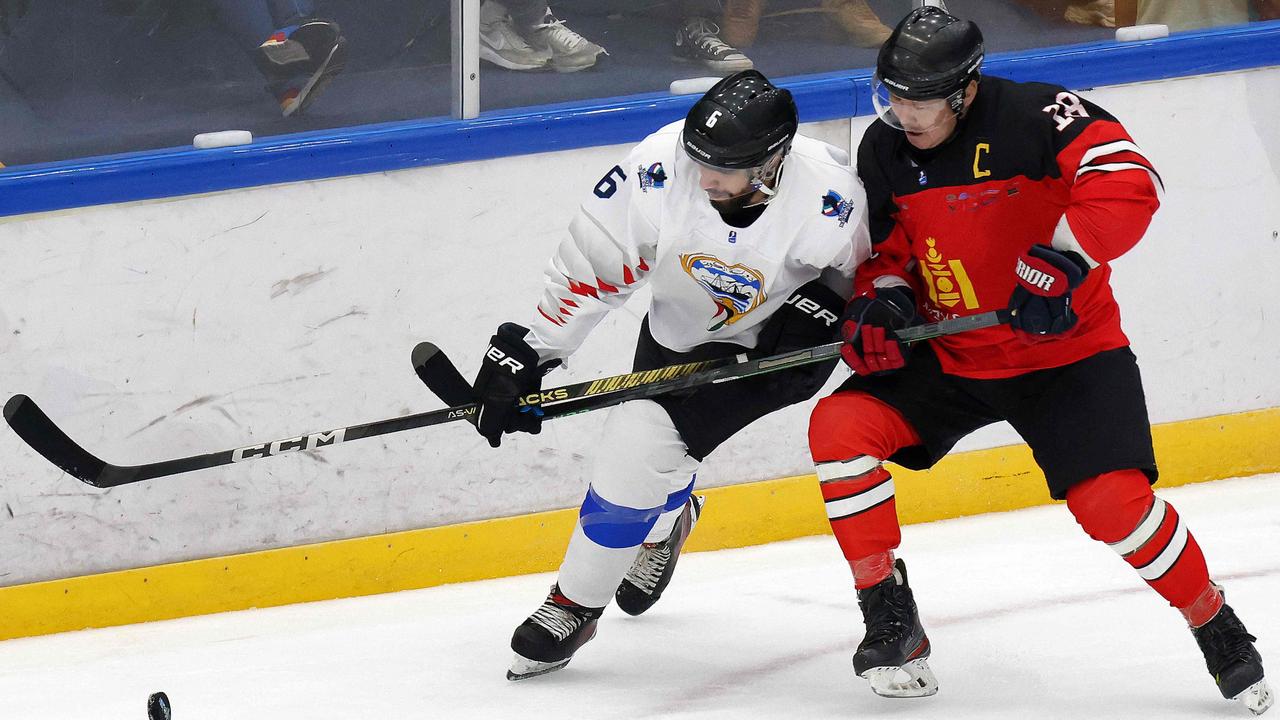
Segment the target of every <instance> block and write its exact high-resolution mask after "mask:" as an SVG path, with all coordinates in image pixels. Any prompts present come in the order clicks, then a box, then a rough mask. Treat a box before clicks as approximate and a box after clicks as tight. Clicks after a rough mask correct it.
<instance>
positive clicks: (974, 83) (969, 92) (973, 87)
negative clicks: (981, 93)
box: [964, 77, 978, 109]
mask: <svg viewBox="0 0 1280 720" xmlns="http://www.w3.org/2000/svg"><path fill="white" fill-rule="evenodd" d="M976 97H978V78H976V77H975V78H974V79H972V80H970V81H969V86H968V87H966V88H965V89H964V106H965V108H966V109H967V108H968V107H969V106H970V105H972V104H973V100H974V98H976Z"/></svg>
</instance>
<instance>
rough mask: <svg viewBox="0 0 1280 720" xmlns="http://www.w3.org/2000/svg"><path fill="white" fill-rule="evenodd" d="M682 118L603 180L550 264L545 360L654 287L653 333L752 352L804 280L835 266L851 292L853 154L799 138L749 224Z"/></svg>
mask: <svg viewBox="0 0 1280 720" xmlns="http://www.w3.org/2000/svg"><path fill="white" fill-rule="evenodd" d="M683 126H684V123H683V122H674V123H672V124H670V125H667V126H666V127H664V128H662V129H661V130H659V131H657V132H655V133H654V134H652V135H650V136H649V137H647V138H645V139H644V140H643V141H642V142H641V143H640V144H639V145H637V146H636V147H635V148H634V149H633V150H632V151H631V153H630V154H629V155H628V156H627V159H626V160H624V161H623V162H622V164H620V165H615V166H614V167H613V169H611V170H610V171H609V172H608V174H606V175H605V176H604V177H603V178H602V179H601V180H600V182H599V183H598V184H597V185H596V187H595V189H594V191H593V192H592V194H591V196H590V197H588V199H587V200H586V202H584V203H583V204H582V206H581V207H580V208H579V210H578V212H577V214H576V215H575V216H574V218H573V220H572V222H570V224H569V237H568V238H566V239H565V240H564V242H562V243H561V245H560V247H559V249H558V250H557V251H556V254H555V255H554V256H553V257H552V258H551V263H550V265H549V267H548V268H547V270H546V285H545V289H544V291H543V294H542V298H541V300H540V301H539V302H538V310H537V312H536V313H535V314H534V319H533V322H532V323H531V324H530V328H531V330H532V332H531V333H530V334H529V336H528V338H526V339H527V340H528V342H529V345H530V346H532V347H533V348H534V349H535V350H537V351H538V354H539V356H540V358H541V360H542V361H543V362H546V361H549V360H552V359H564V358H567V357H568V356H569V355H570V354H572V353H573V352H574V351H575V350H577V348H578V347H579V346H580V345H581V344H582V342H583V341H584V340H585V339H586V337H587V334H588V333H590V332H591V330H592V328H594V327H595V326H596V324H597V323H599V322H600V320H601V319H602V318H603V317H604V315H605V313H607V312H608V311H609V310H611V309H613V308H616V307H619V306H621V305H622V303H623V302H624V301H625V300H626V299H627V297H628V296H629V295H630V294H631V293H632V292H634V291H635V290H637V289H638V288H640V287H642V286H643V285H644V284H645V283H648V284H649V285H650V287H651V289H652V291H653V292H652V296H653V299H652V301H651V303H650V307H649V330H650V332H652V333H653V337H654V339H655V340H657V341H658V343H660V344H661V345H663V346H664V347H666V348H668V349H670V350H674V351H677V352H686V351H689V350H691V349H693V348H694V347H697V346H698V345H701V344H703V343H708V342H732V343H735V344H738V345H742V346H744V347H746V348H753V347H755V345H756V339H757V336H758V335H759V334H760V330H761V328H762V327H763V325H764V323H765V321H766V320H768V318H769V316H770V315H772V314H773V313H774V311H776V310H777V309H778V308H780V307H781V306H782V305H783V304H784V303H785V302H786V301H787V299H788V298H790V297H791V295H792V293H794V292H795V290H796V289H797V288H799V287H800V286H801V285H804V284H805V283H807V282H809V281H811V280H814V279H816V278H818V277H819V276H820V275H824V276H825V275H828V274H830V273H831V272H835V273H838V275H840V276H843V277H844V278H845V279H846V282H844V283H843V284H844V288H845V289H846V293H847V291H848V289H851V287H852V277H853V272H854V269H855V268H856V267H857V265H858V263H860V262H862V261H863V260H865V259H867V257H868V256H869V255H870V253H871V239H870V234H869V233H868V231H867V224H866V195H865V193H864V192H863V189H862V185H861V183H860V182H859V180H858V178H857V175H856V174H855V173H854V171H853V169H852V168H850V167H849V166H848V156H847V155H846V154H845V153H844V152H842V151H841V150H839V149H838V148H835V147H834V146H831V145H828V144H827V143H824V142H821V141H819V140H813V139H811V138H806V137H803V136H796V138H795V141H794V142H793V144H792V146H791V152H790V154H788V155H787V158H786V161H785V163H784V164H783V169H782V175H781V177H780V179H779V183H778V192H777V194H776V195H775V196H774V198H773V200H771V201H770V202H769V205H768V207H767V208H766V209H765V211H764V213H763V214H761V215H760V217H759V218H757V219H756V220H755V222H753V223H751V225H750V226H748V227H745V228H736V227H733V226H731V225H729V224H727V223H725V222H724V220H723V219H722V218H721V217H720V214H719V213H718V212H716V210H715V208H713V207H712V205H711V202H710V201H709V200H708V199H707V195H706V193H705V192H704V191H703V190H702V188H701V187H700V186H699V176H698V169H697V165H696V164H695V163H694V162H693V161H692V160H690V159H689V158H688V157H687V156H686V155H685V153H684V150H683V149H682V148H681V145H680V132H681V129H682V128H683Z"/></svg>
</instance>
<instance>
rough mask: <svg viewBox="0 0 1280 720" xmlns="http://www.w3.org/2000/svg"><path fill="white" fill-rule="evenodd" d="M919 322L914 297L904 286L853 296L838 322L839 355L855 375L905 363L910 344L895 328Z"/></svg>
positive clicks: (889, 369)
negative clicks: (901, 339)
mask: <svg viewBox="0 0 1280 720" xmlns="http://www.w3.org/2000/svg"><path fill="white" fill-rule="evenodd" d="M919 322H920V317H919V315H917V314H916V296H915V293H913V292H911V288H908V287H906V286H905V285H895V286H893V287H885V288H876V289H874V290H871V291H870V292H867V293H863V294H862V295H859V296H858V297H856V298H854V299H853V300H852V301H851V302H850V303H849V307H847V308H845V311H844V317H843V318H841V322H840V337H841V338H843V339H844V345H842V346H841V347H840V356H841V357H843V358H844V361H845V363H846V364H848V365H849V367H850V368H852V369H853V371H854V372H855V373H857V374H859V375H883V374H884V373H887V372H892V371H894V370H897V369H898V368H900V367H902V366H903V365H906V364H907V357H908V356H909V354H910V350H911V346H910V345H907V344H906V343H901V342H898V336H897V335H895V334H894V331H895V330H903V329H906V328H908V327H910V326H912V325H916V324H918V323H919Z"/></svg>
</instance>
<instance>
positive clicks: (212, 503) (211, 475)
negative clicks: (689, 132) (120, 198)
mask: <svg viewBox="0 0 1280 720" xmlns="http://www.w3.org/2000/svg"><path fill="white" fill-rule="evenodd" d="M1091 97H1095V98H1096V99H1097V100H1098V101H1099V102H1101V103H1102V104H1103V105H1104V106H1105V107H1107V108H1108V109H1109V110H1111V111H1112V112H1114V113H1115V114H1117V115H1118V116H1119V117H1121V119H1122V120H1124V121H1125V122H1126V124H1127V125H1128V126H1129V127H1130V129H1131V131H1132V132H1133V134H1134V136H1135V137H1136V139H1137V141H1138V143H1139V144H1140V145H1141V146H1142V147H1143V148H1144V149H1145V150H1146V151H1147V152H1148V155H1149V156H1150V157H1151V159H1152V160H1153V161H1154V162H1155V163H1156V167H1157V168H1158V169H1159V170H1160V172H1161V173H1162V175H1163V176H1164V178H1165V182H1166V184H1167V186H1168V187H1169V195H1168V198H1167V201H1166V207H1165V208H1164V209H1163V210H1162V211H1161V213H1160V214H1159V215H1158V217H1157V221H1156V224H1155V225H1154V226H1153V228H1152V231H1151V232H1150V233H1149V235H1148V237H1147V238H1146V240H1145V241H1144V242H1143V244H1141V245H1140V246H1139V247H1138V249H1137V250H1135V251H1134V252H1133V253H1131V254H1130V255H1129V256H1127V257H1125V258H1123V259H1121V260H1120V261H1119V262H1117V263H1116V273H1115V285H1116V288H1117V294H1118V295H1119V297H1120V299H1121V302H1122V305H1123V308H1124V311H1125V318H1126V328H1127V330H1128V332H1129V334H1130V336H1131V338H1132V339H1133V341H1134V345H1135V348H1136V350H1137V352H1138V355H1139V358H1140V360H1141V361H1142V366H1143V372H1144V376H1145V378H1146V383H1147V391H1148V396H1149V398H1150V404H1151V407H1152V415H1153V419H1154V420H1156V421H1169V420H1176V419H1184V418H1193V417H1202V416H1205V415H1212V414H1216V413H1224V412H1233V411H1240V410H1248V409H1256V408H1264V407H1273V406H1280V383H1277V382H1276V381H1275V380H1274V374H1273V367H1272V366H1273V365H1274V363H1275V358H1276V357H1278V356H1280V340H1278V339H1277V338H1280V321H1278V320H1277V314H1276V313H1275V312H1270V310H1271V309H1272V308H1271V302H1270V297H1271V294H1272V289H1273V288H1274V286H1275V285H1274V275H1275V272H1276V270H1277V269H1280V240H1277V235H1276V233H1277V230H1280V182H1278V181H1277V168H1280V127H1278V126H1277V124H1276V123H1275V122H1274V118H1275V117H1278V116H1280V70H1276V69H1271V70H1262V71H1251V72H1246V73H1238V74H1230V75H1220V76H1213V77H1207V78H1192V79H1182V80H1174V81H1165V82H1160V83H1152V84H1149V85H1135V86H1126V87H1124V88H1116V89H1104V90H1100V91H1097V92H1096V93H1093V94H1091ZM864 121H865V119H860V120H859V122H864ZM848 128H849V123H848V122H847V121H845V122H839V121H836V122H829V123H823V124H822V125H821V126H820V128H819V129H818V134H819V136H820V137H823V138H824V139H829V140H832V141H836V142H839V143H841V144H844V143H845V142H847V138H848V132H849V130H848ZM623 152H625V148H624V147H609V148H595V149H590V150H582V151H572V152H564V153H552V154H542V155H531V156H524V157H515V158H504V159H500V160H491V161H485V162H476V163H466V164H458V165H450V166H439V167H430V168H422V169H416V170H406V171H399V172H394V173H384V174H376V175H366V176H360V177H352V178H338V179H332V180H324V181H317V182H308V183H299V184H293V185H286V186H277V187H269V188H257V189H250V190H242V191H235V192H228V193H219V194H213V195H206V196H198V197H188V198H180V199H173V200H167V201H153V202H141V203H133V204H127V205H118V206H109V207H97V208H85V209H79V210H74V211H66V212H59V213H50V214H44V215H38V216H31V217H26V218H16V219H9V220H7V221H0V268H3V271H2V272H0V357H3V358H4V361H5V362H4V363H3V365H0V394H2V395H3V396H4V397H8V396H9V395H11V394H13V393H18V392H22V393H26V394H29V395H31V396H32V397H34V398H35V399H36V400H37V401H39V402H40V403H41V405H42V406H43V407H44V408H45V410H46V411H47V412H48V413H49V414H50V415H51V417H53V418H54V419H55V420H56V421H57V422H58V423H59V424H60V425H61V426H62V427H63V428H64V429H65V430H66V431H67V432H68V433H69V434H70V435H71V436H72V437H73V438H75V439H77V440H78V441H80V442H81V443H82V444H84V445H85V447H86V448H88V449H89V450H91V451H93V452H96V453H98V454H99V455H101V456H103V457H104V458H105V459H106V460H108V461H111V462H115V463H119V464H132V463H138V462H148V461H154V460H160V459H166V458H171V457H177V456H183V455H192V454H197V453H204V452H211V451H217V450H224V449H229V448H232V447H236V446H239V445H244V444H249V443H252V442H261V441H268V440H273V439H278V438H283V437H288V436H291V435H296V434H301V433H305V432H312V431H318V430H327V429H331V428H335V427H341V426H345V425H349V424H352V423H357V422H367V421H371V420H376V419H382V418H387V417H393V416H397V415H401V414H407V413H410V412H419V411H424V410H429V409H434V408H438V407H441V404H440V403H439V402H438V401H436V400H435V399H434V398H433V397H431V396H430V395H429V393H428V392H427V391H426V390H425V388H423V387H422V386H421V385H420V384H419V382H418V381H417V379H416V378H415V377H414V376H413V373H412V372H411V370H410V367H409V351H410V349H411V348H412V347H413V345H414V344H415V343H416V342H418V341H419V340H423V339H431V340H433V341H435V342H437V343H438V344H440V345H441V346H442V347H443V348H445V349H446V350H447V351H448V352H449V353H450V355H451V356H452V357H454V359H455V360H456V361H457V362H458V364H459V366H460V367H462V368H463V369H464V372H465V373H466V374H468V375H471V374H473V373H474V370H475V368H476V366H477V364H478V361H479V356H480V353H481V351H482V350H483V348H484V346H485V342H486V340H487V338H488V336H489V334H490V333H491V332H492V331H493V328H495V327H496V326H497V325H498V324H499V323H500V322H502V321H505V320H516V321H522V320H524V319H525V318H527V317H529V315H530V314H531V313H532V312H533V309H534V302H535V301H536V298H537V296H538V291H539V288H540V283H541V272H542V268H543V266H544V264H545V262H546V259H547V257H549V255H550V253H551V251H552V249H553V248H554V246H555V245H556V243H557V242H558V240H559V238H560V237H561V234H562V233H563V231H564V228H565V226H566V225H567V223H568V220H569V217H570V215H571V213H572V212H573V209H574V208H575V207H576V205H577V203H578V202H580V200H581V198H582V195H583V194H584V193H586V192H589V191H590V188H591V187H592V186H594V184H595V183H596V182H597V180H598V179H599V177H600V176H601V175H603V174H604V172H605V171H606V170H607V169H608V168H609V167H610V166H612V165H613V163H614V162H616V161H617V159H618V158H619V157H620V156H621V155H622V154H623ZM637 301H641V302H642V301H643V296H642V297H638V298H636V299H635V300H633V302H632V303H631V304H629V305H628V306H626V307H625V308H624V309H623V310H621V311H619V312H616V313H614V314H613V316H612V317H611V318H610V319H608V320H606V321H605V322H604V323H603V324H602V326H601V327H600V328H599V329H598V330H597V332H596V333H595V335H594V336H593V337H592V338H591V339H590V340H589V341H588V343H587V345H586V346H585V347H584V348H583V350H582V351H581V352H580V353H579V355H578V356H576V357H575V358H574V362H573V367H572V368H571V370H568V371H560V372H557V373H555V374H553V375H552V376H550V378H549V380H548V382H549V383H551V384H561V383H565V382H572V381H575V380H582V379H587V378H591V377H595V376H599V375H602V374H612V373H616V372H621V371H624V370H626V369H628V368H629V362H630V352H631V347H632V339H633V337H634V334H635V332H636V329H637V328H638V325H639V320H640V317H641V315H642V313H643V305H642V304H641V302H637ZM807 417H808V406H803V407H796V408H792V409H790V410H788V411H786V412H783V413H779V414H776V415H775V416H772V417H771V418H768V419H767V420H765V421H763V422H761V423H759V424H757V425H756V426H754V427H752V428H750V429H748V430H747V431H745V432H743V433H742V434H741V435H740V436H738V437H737V438H734V439H733V440H731V441H730V442H729V443H727V444H726V445H725V446H723V447H722V448H721V449H720V450H719V451H718V452H717V453H716V454H715V455H714V456H713V457H712V458H711V460H710V461H709V462H708V463H707V464H706V466H705V467H704V469H703V470H702V472H700V474H699V478H700V479H699V482H700V484H701V485H703V486H711V485H720V484H726V483H732V482H740V481H750V480H760V479H767V478H774V477H781V476H785V475H793V474H800V473H805V472H809V471H810V466H809V463H808V456H807V451H806V449H805V443H804V432H805V425H806V421H807ZM599 422H600V416H599V415H591V414H588V415H585V416H579V417H575V418H569V419H566V420H563V421H557V422H555V423H549V424H548V425H547V426H546V428H545V430H544V431H543V434H542V435H541V436H538V437H518V438H512V439H509V440H507V441H506V442H504V444H503V448H502V449H501V450H499V451H493V450H490V448H489V447H488V445H487V444H486V443H485V442H484V441H483V440H482V439H481V438H480V437H479V436H477V435H476V434H475V433H474V431H472V430H471V429H470V428H469V427H468V426H466V425H465V424H458V425H453V426H448V427H437V428H429V429H426V430H419V431H414V432H409V433H401V434H397V435H391V436H385V437H383V438H378V439H370V440H362V441H359V442H353V443H351V444H349V445H344V446H340V447H336V448H329V449H326V450H324V451H323V452H319V453H314V454H310V455H302V454H295V455H290V456H283V457H279V458H272V459H268V460H260V461H254V462H251V463H247V464H244V465H239V466H233V467H226V468H220V469H215V470H209V471H203V472H200V473H195V474H191V475H187V476H180V477H175V478H170V479H165V480H160V481H155V482H152V483H144V484H141V485H136V486H129V487H122V488H118V489H115V490H112V491H110V492H103V491H100V490H95V489H93V488H89V487H87V486H85V485H82V484H80V483H78V482H76V481H75V480H73V479H71V478H69V477H67V476H65V475H63V474H62V473H61V472H59V471H58V470H56V469H54V468H53V467H51V466H49V465H48V464H47V463H45V462H44V461H43V460H41V459H40V458H38V457H37V456H35V455H34V454H33V453H32V452H30V451H29V450H28V449H27V448H26V447H25V446H24V445H23V444H22V443H21V442H20V441H19V440H18V439H17V437H16V436H14V435H13V434H12V433H11V432H9V431H8V430H7V429H6V430H3V431H0V460H2V462H0V501H2V502H3V503H4V504H5V507H4V508H0V512H4V513H7V514H8V515H10V517H8V518H6V519H5V522H3V523H0V567H3V568H4V575H3V576H0V584H3V585H11V584H19V583H24V582H31V581H36V580H43V579H50V578H59V577H68V576H74V575H82V574H87V573H93V572H101V571H106V570H112V569H119V568H127V567H139V566H147V565H154V564H158V563H162V562H171V561H177V560H183V559H191V558H199V557H209V556H216V555H222V554H228V553H235V552H243V551H251V550H259V549H266V548H273V547H283V546H290V545H297V544H301V543H307V542H315V541H321V540H330V539H338V538H348V537H357V536H365V535H370V534H376V533H382V532H388V531H395V530H403V529H411V528H420V527H428V526H436V525H443V524H449V523H455V522H459V521H464V520H472V519H480V518H489V517H498V516H503V515H511V514H518V513H524V512H529V511H535V510H543V509H550V508H560V507H568V506H572V505H575V504H577V503H578V502H579V501H580V498H581V495H582V492H583V490H584V488H585V485H586V479H585V477H584V474H585V469H584V468H585V466H586V463H585V462H584V461H585V459H586V458H587V457H588V456H589V454H590V452H591V450H592V446H593V442H594V440H595V432H596V428H597V427H598V426H599ZM1013 440H1014V438H1013V436H1012V435H1011V434H1010V433H1009V431H1008V430H1007V429H1000V428H996V429H992V430H989V431H987V432H984V433H981V434H979V435H977V436H975V437H974V438H972V439H970V441H969V442H967V443H966V444H965V445H964V446H963V448H964V449H972V448H977V447H985V446H992V445H999V444H1005V443H1008V442H1012V441H1013ZM0 517H3V516H0Z"/></svg>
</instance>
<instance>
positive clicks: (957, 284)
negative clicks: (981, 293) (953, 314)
mask: <svg viewBox="0 0 1280 720" xmlns="http://www.w3.org/2000/svg"><path fill="white" fill-rule="evenodd" d="M924 242H925V245H926V246H927V247H928V249H927V250H925V253H924V257H923V258H921V260H922V261H923V262H921V263H920V275H921V276H923V277H924V282H925V285H926V286H927V287H928V288H929V300H931V301H932V302H933V305H934V306H935V307H944V308H951V309H955V307H956V306H957V305H960V304H961V303H962V302H963V303H964V308H965V309H966V310H977V309H978V295H977V293H975V292H974V290H973V283H972V282H971V281H970V280H969V273H968V272H966V271H965V269H964V263H962V262H961V261H959V260H947V259H946V258H945V257H943V256H942V252H941V251H940V250H938V240H937V239H936V238H925V241H924Z"/></svg>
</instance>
